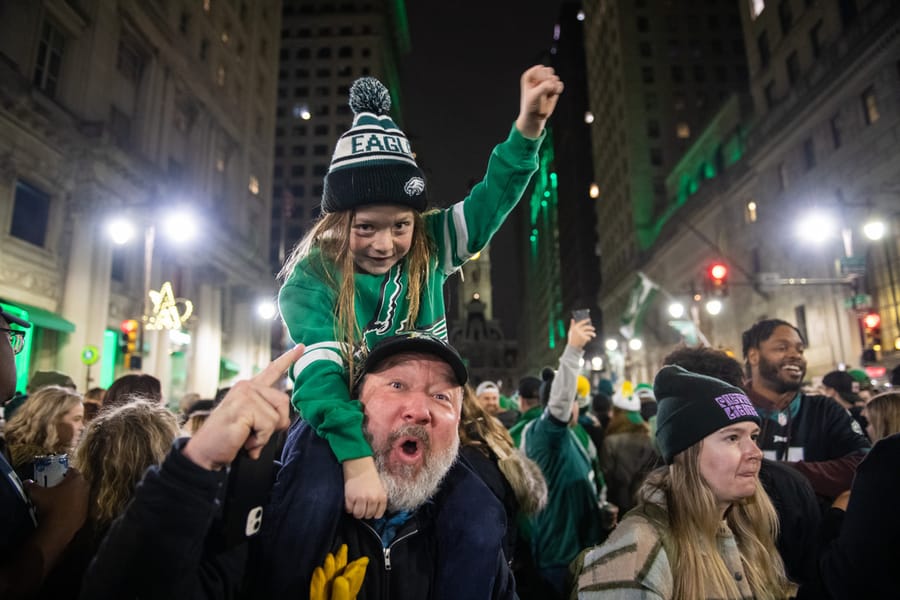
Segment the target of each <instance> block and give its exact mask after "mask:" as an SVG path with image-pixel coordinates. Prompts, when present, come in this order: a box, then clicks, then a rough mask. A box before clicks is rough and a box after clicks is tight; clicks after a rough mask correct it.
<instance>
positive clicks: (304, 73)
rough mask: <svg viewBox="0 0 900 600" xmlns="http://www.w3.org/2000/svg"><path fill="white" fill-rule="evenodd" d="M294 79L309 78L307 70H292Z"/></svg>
mask: <svg viewBox="0 0 900 600" xmlns="http://www.w3.org/2000/svg"><path fill="white" fill-rule="evenodd" d="M294 77H296V78H298V79H306V78H307V77H309V69H294Z"/></svg>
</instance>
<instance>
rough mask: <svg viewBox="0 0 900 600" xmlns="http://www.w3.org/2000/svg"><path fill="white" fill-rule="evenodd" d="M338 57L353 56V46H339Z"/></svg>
mask: <svg viewBox="0 0 900 600" xmlns="http://www.w3.org/2000/svg"><path fill="white" fill-rule="evenodd" d="M338 58H353V47H352V46H341V47H340V48H339V49H338Z"/></svg>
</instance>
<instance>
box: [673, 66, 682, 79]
mask: <svg viewBox="0 0 900 600" xmlns="http://www.w3.org/2000/svg"><path fill="white" fill-rule="evenodd" d="M672 82H673V83H683V82H684V67H682V66H680V65H672Z"/></svg>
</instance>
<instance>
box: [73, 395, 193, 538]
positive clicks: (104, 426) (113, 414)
mask: <svg viewBox="0 0 900 600" xmlns="http://www.w3.org/2000/svg"><path fill="white" fill-rule="evenodd" d="M177 435H178V423H177V422H176V419H175V415H173V414H172V413H171V412H169V411H168V410H167V409H165V408H163V407H162V406H159V405H154V404H150V403H149V402H145V401H143V400H140V401H135V402H132V403H130V404H125V405H122V406H119V407H116V408H112V409H110V410H107V411H103V412H101V413H100V415H99V416H98V417H97V418H95V419H94V420H93V421H91V423H90V425H88V428H87V430H86V431H85V434H84V438H83V439H82V440H81V443H80V444H79V445H78V448H77V449H76V450H75V456H74V459H73V463H74V464H75V466H76V467H78V469H79V470H80V471H81V474H82V475H84V478H85V479H86V480H87V482H88V485H89V486H90V501H91V504H90V505H91V513H90V516H91V518H92V519H94V520H95V521H96V522H97V523H98V524H99V525H100V526H101V527H105V526H106V525H108V524H109V523H111V522H112V521H113V520H114V519H115V518H116V517H118V516H119V514H121V513H122V511H123V510H125V505H126V504H128V502H129V501H130V500H131V497H132V496H133V495H134V488H135V486H136V485H137V482H138V481H140V480H141V477H142V476H143V474H144V471H145V470H146V469H147V467H149V466H151V465H158V464H160V463H161V462H162V460H163V458H165V456H166V453H167V452H168V451H169V448H170V447H171V446H172V442H173V441H174V440H175V437H176V436H177Z"/></svg>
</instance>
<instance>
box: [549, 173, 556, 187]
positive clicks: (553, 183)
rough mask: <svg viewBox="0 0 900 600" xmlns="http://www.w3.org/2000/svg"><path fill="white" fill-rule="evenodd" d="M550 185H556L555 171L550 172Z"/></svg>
mask: <svg viewBox="0 0 900 600" xmlns="http://www.w3.org/2000/svg"><path fill="white" fill-rule="evenodd" d="M550 185H552V186H553V187H556V173H550Z"/></svg>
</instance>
